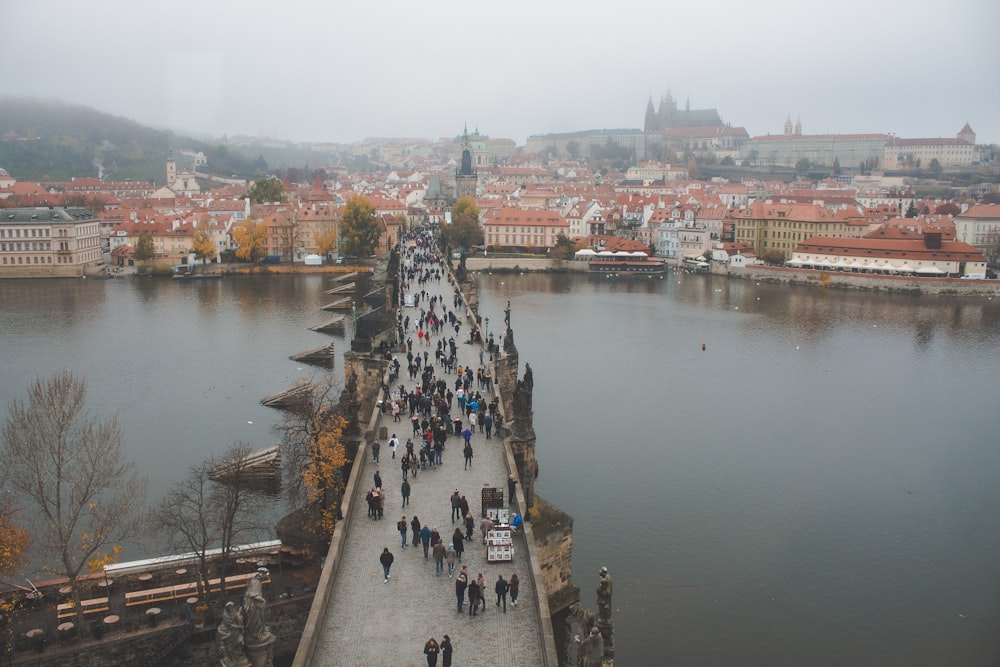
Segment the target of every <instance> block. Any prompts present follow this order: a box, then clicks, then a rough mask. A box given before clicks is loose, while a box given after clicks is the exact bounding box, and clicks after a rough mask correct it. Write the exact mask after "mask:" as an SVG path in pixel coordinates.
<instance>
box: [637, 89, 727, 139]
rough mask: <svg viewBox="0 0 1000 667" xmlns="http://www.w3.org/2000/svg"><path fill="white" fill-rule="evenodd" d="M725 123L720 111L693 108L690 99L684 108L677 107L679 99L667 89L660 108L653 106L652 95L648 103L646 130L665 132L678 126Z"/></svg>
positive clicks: (704, 125)
mask: <svg viewBox="0 0 1000 667" xmlns="http://www.w3.org/2000/svg"><path fill="white" fill-rule="evenodd" d="M721 125H723V122H722V118H720V117H719V112H718V111H716V110H715V109H695V110H692V109H691V101H690V100H688V101H687V103H686V104H685V105H684V108H683V109H678V108H677V101H676V100H675V99H674V98H673V96H672V95H671V94H670V91H667V94H666V95H664V96H663V97H661V98H660V108H659V109H656V108H655V107H654V106H653V98H652V96H650V98H649V102H648V103H647V104H646V126H645V131H646V132H663V131H664V130H670V129H673V128H678V127H717V126H721Z"/></svg>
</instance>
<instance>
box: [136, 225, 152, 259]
mask: <svg viewBox="0 0 1000 667" xmlns="http://www.w3.org/2000/svg"><path fill="white" fill-rule="evenodd" d="M155 254H156V246H155V245H154V244H153V237H152V236H151V235H150V234H149V232H143V233H141V234H139V238H138V239H137V240H136V242H135V253H134V255H133V256H134V257H135V258H136V259H138V260H147V259H153V255H155Z"/></svg>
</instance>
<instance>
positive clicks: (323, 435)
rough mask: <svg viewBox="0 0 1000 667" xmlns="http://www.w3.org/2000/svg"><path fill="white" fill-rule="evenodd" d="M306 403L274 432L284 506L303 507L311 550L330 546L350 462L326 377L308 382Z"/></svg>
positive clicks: (330, 383)
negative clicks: (286, 503) (277, 435)
mask: <svg viewBox="0 0 1000 667" xmlns="http://www.w3.org/2000/svg"><path fill="white" fill-rule="evenodd" d="M312 384H313V393H312V395H311V397H310V398H309V399H305V400H302V401H299V402H298V403H296V406H295V407H294V408H293V409H291V410H289V411H287V412H286V413H285V419H284V421H283V422H282V423H281V424H279V425H278V426H277V427H276V430H277V431H278V432H279V433H280V435H281V460H282V465H283V467H284V479H285V484H284V488H285V492H286V495H287V497H288V499H289V501H290V502H291V503H292V504H293V505H295V506H297V507H304V514H305V525H304V528H305V529H306V530H307V531H308V532H309V534H310V535H311V536H312V537H313V538H314V540H315V545H316V547H317V548H319V549H322V548H324V547H325V546H326V545H327V544H329V542H330V538H331V537H332V536H333V529H334V526H335V525H336V522H337V515H338V511H339V509H340V499H341V496H342V494H343V492H344V485H345V479H346V476H347V474H349V470H350V468H349V465H348V464H350V462H351V459H350V458H349V457H348V454H347V448H346V446H345V444H344V437H343V436H344V427H345V426H346V424H347V422H346V420H345V419H344V418H343V416H341V415H340V414H339V412H338V411H337V406H336V403H335V402H334V397H335V396H336V395H337V393H338V392H337V391H335V389H336V387H335V384H334V382H333V379H332V375H330V376H328V377H327V378H326V379H325V380H322V381H319V382H313V383H312Z"/></svg>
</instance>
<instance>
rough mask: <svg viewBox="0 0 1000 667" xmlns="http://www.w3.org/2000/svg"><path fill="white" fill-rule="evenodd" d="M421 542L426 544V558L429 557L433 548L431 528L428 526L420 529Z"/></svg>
mask: <svg viewBox="0 0 1000 667" xmlns="http://www.w3.org/2000/svg"><path fill="white" fill-rule="evenodd" d="M420 542H421V543H422V544H423V545H424V558H427V553H428V551H430V548H431V529H430V528H428V527H427V526H424V527H423V528H421V529H420Z"/></svg>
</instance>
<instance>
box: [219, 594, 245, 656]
mask: <svg viewBox="0 0 1000 667" xmlns="http://www.w3.org/2000/svg"><path fill="white" fill-rule="evenodd" d="M216 633H217V635H218V639H219V648H220V649H221V651H222V661H221V662H222V667H249V665H250V661H249V660H247V657H246V654H245V653H244V652H243V613H242V612H241V611H240V608H239V607H237V606H236V603H235V602H233V601H232V600H230V601H229V602H227V603H226V607H225V609H223V611H222V622H220V623H219V629H218V630H217V631H216Z"/></svg>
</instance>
